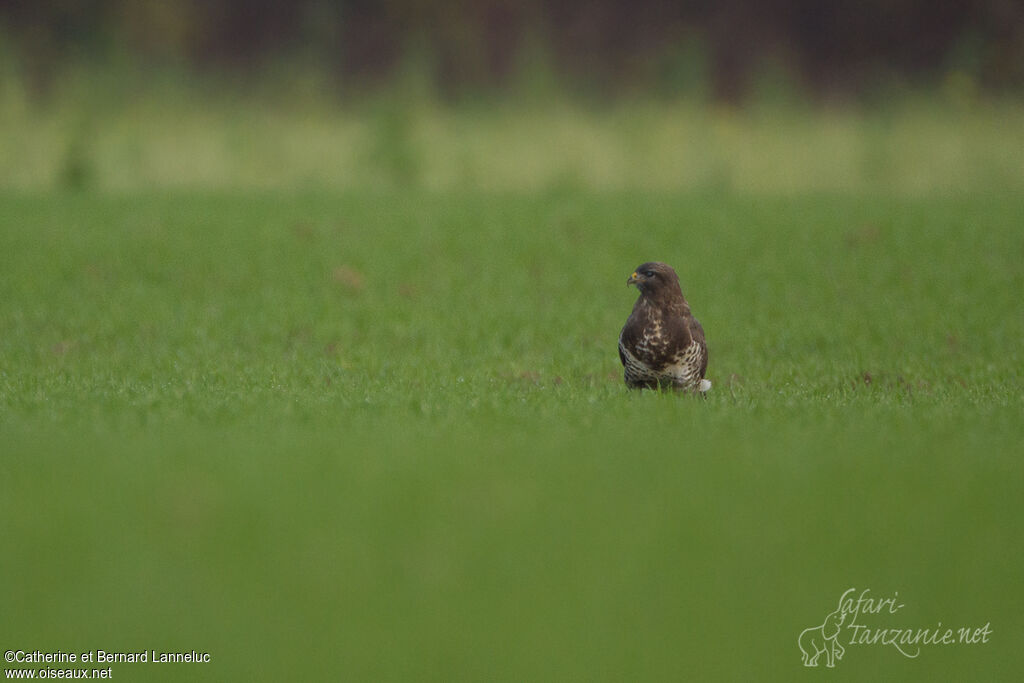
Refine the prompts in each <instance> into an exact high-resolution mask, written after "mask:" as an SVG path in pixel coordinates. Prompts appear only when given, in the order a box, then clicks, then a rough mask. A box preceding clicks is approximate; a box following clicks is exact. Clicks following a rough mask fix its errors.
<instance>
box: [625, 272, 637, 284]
mask: <svg viewBox="0 0 1024 683" xmlns="http://www.w3.org/2000/svg"><path fill="white" fill-rule="evenodd" d="M639 280H640V276H639V275H637V274H636V271H633V274H632V275H630V276H629V279H628V280H626V285H627V286H628V285H635V284H636V283H637V282H638V281H639Z"/></svg>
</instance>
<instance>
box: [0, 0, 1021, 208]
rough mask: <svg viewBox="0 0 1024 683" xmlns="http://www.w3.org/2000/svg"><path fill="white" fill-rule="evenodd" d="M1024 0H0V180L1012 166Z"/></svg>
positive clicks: (872, 177)
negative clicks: (838, 0)
mask: <svg viewBox="0 0 1024 683" xmlns="http://www.w3.org/2000/svg"><path fill="white" fill-rule="evenodd" d="M1022 92H1024V5H1021V3H1019V2H1014V1H1013V0H951V1H950V2H944V3H939V4H936V3H934V2H925V1H924V0H886V1H885V2H874V1H869V2H861V3H824V4H822V3H818V2H811V1H810V0H767V1H764V2H756V3H755V2H744V1H742V0H721V1H717V2H679V3H672V2H660V1H657V0H638V1H632V0H631V1H629V2H627V1H626V0H590V1H588V2H579V1H577V0H560V1H559V2H543V1H540V0H526V1H519V0H515V1H513V0H482V1H474V2H468V1H465V0H452V1H449V2H443V1H442V2H423V1H422V0H386V1H384V2H366V1H363V0H349V1H343V0H337V1H331V0H296V1H294V2H287V3H285V2H272V1H270V0H181V1H180V2H174V3H168V2H163V1H162V0H38V1H35V2H26V1H24V0H3V2H0V121H2V123H3V125H2V126H0V187H5V188H20V189H30V190H35V189H52V188H72V189H76V188H77V189H82V188H98V189H110V190H123V189H135V188H145V187H173V186H177V187H182V186H183V187H205V188H210V187H214V188H216V187H285V188H296V187H307V186H313V187H328V188H365V187H372V186H379V185H389V186H396V185H397V186H403V187H414V186H418V187H424V188H432V189H466V188H480V189H498V190H535V189H539V188H545V187H551V186H558V187H565V186H569V187H573V186H579V187H584V188H595V189H616V188H636V187H642V188H652V189H696V190H701V189H714V190H720V189H726V190H752V191H770V192H780V191H781V192H786V191H797V192H801V191H808V190H812V191H813V190H845V189H857V190H861V189H872V188H877V189H885V190H886V191H891V190H897V191H908V192H915V191H932V190H954V189H965V190H979V189H983V188H991V187H997V188H1000V189H1006V188H1011V189H1017V188H1019V187H1020V186H1021V185H1024V167H1022V163H1024V162H1022V161H1021V157H1022V156H1024V155H1020V154H1019V153H1018V152H1019V150H1020V149H1024V114H1022V107H1021V95H1022Z"/></svg>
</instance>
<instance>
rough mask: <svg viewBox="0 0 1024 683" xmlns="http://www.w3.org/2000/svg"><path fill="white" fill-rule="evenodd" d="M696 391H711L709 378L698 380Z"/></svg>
mask: <svg viewBox="0 0 1024 683" xmlns="http://www.w3.org/2000/svg"><path fill="white" fill-rule="evenodd" d="M697 391H699V392H700V393H702V394H704V393H707V392H708V391H711V380H709V379H702V380H701V381H700V386H698V387H697Z"/></svg>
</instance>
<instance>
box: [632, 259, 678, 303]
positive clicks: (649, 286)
mask: <svg viewBox="0 0 1024 683" xmlns="http://www.w3.org/2000/svg"><path fill="white" fill-rule="evenodd" d="M626 284H627V285H636V288H637V289H639V290H640V293H641V294H645V295H647V296H658V295H659V294H668V295H671V294H674V293H676V292H680V289H679V277H678V276H677V275H676V271H674V270H672V267H671V266H669V265H666V264H664V263H658V262H656V261H649V262H647V263H644V264H642V265H639V266H637V268H636V270H634V271H633V274H632V275H630V276H629V279H628V280H626ZM680 293H681V292H680Z"/></svg>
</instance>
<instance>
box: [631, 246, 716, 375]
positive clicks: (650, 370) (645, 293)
mask: <svg viewBox="0 0 1024 683" xmlns="http://www.w3.org/2000/svg"><path fill="white" fill-rule="evenodd" d="M626 284H627V285H636V288H637V289H639V290H640V298H639V299H637V300H636V304H635V305H634V306H633V313H632V314H630V316H629V319H628V320H626V325H625V326H624V327H623V328H622V332H620V333H619V360H621V361H622V365H623V367H624V368H625V378H626V386H628V387H629V388H630V389H644V388H647V389H657V388H663V389H669V388H671V389H677V390H680V391H687V392H700V393H704V392H705V391H707V390H708V389H710V388H711V382H710V381H708V380H706V379H704V372H705V370H707V367H708V347H707V345H706V344H705V343H704V328H702V327H701V326H700V323H699V322H697V319H696V318H694V317H693V316H692V315H691V314H690V304H688V303H687V302H686V297H684V296H683V290H682V289H680V287H679V277H678V276H676V271H674V270H672V268H671V267H669V266H668V265H666V264H664V263H654V262H650V263H645V264H643V265H641V266H638V267H637V269H636V270H635V271H634V272H633V274H632V275H630V276H629V279H628V280H626Z"/></svg>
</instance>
